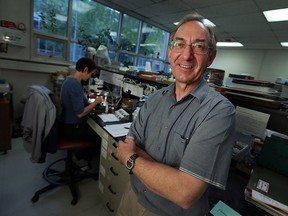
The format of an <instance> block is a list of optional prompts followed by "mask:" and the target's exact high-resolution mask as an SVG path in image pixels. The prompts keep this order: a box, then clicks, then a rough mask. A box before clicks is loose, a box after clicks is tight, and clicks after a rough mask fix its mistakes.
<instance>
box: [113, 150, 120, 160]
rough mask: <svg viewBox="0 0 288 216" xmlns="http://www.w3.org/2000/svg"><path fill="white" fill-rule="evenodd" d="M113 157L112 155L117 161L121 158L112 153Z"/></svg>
mask: <svg viewBox="0 0 288 216" xmlns="http://www.w3.org/2000/svg"><path fill="white" fill-rule="evenodd" d="M111 155H112V157H113V158H114V159H115V160H117V161H118V160H119V158H118V157H117V156H116V154H115V153H114V152H112V154H111Z"/></svg>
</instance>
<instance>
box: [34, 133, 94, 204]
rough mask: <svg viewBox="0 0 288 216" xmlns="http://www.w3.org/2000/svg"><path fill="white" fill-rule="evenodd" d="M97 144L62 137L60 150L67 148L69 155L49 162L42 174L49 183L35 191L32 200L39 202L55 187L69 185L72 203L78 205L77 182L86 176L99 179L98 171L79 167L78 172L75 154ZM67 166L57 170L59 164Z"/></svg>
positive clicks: (59, 144) (59, 145) (59, 143)
mask: <svg viewBox="0 0 288 216" xmlns="http://www.w3.org/2000/svg"><path fill="white" fill-rule="evenodd" d="M94 146H95V144H94V143H93V142H90V141H78V140H68V139H64V138H60V140H59V142H58V149H59V150H66V151H67V156H66V157H65V158H61V159H58V160H56V161H54V162H52V163H51V164H49V165H48V166H47V167H46V168H45V170H44V171H43V173H42V175H43V178H44V179H45V180H46V181H47V182H48V183H49V185H47V186H46V187H44V188H42V189H40V190H38V191H36V192H35V194H34V196H33V197H32V199H31V200H32V202H37V201H38V199H39V197H40V195H41V194H43V193H45V192H47V191H49V190H51V189H54V188H56V187H58V186H61V185H68V186H69V188H70V191H71V194H72V197H73V198H72V201H71V204H72V205H76V204H77V202H78V200H79V195H78V190H77V188H76V183H77V182H79V181H81V180H83V179H85V178H93V179H95V180H97V179H98V173H97V172H96V173H89V172H88V173H86V172H80V171H79V169H78V172H77V165H76V164H75V163H74V161H73V154H74V152H75V151H77V150H80V149H84V148H90V147H94ZM63 162H64V166H65V168H64V169H63V170H61V171H59V170H57V168H55V167H57V166H58V165H59V164H61V163H62V164H63Z"/></svg>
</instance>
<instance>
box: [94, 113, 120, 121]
mask: <svg viewBox="0 0 288 216" xmlns="http://www.w3.org/2000/svg"><path fill="white" fill-rule="evenodd" d="M98 116H99V117H100V118H101V119H102V121H103V122H115V121H120V120H119V119H118V118H117V117H116V116H115V115H114V114H111V113H109V114H99V115H98Z"/></svg>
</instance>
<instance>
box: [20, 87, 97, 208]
mask: <svg viewBox="0 0 288 216" xmlns="http://www.w3.org/2000/svg"><path fill="white" fill-rule="evenodd" d="M21 124H22V127H23V144H24V148H25V149H26V150H27V151H28V152H29V153H31V158H30V159H31V161H32V162H33V163H43V162H45V157H46V153H47V152H49V153H55V152H56V151H57V150H65V151H66V152H67V156H66V157H65V158H62V159H59V160H57V161H54V162H53V163H51V164H50V165H48V166H47V167H46V169H45V170H44V171H43V173H42V175H43V178H44V179H45V180H46V181H47V182H48V183H49V185H48V186H46V187H44V188H42V189H40V190H38V191H36V192H35V194H34V196H33V197H32V199H31V200H32V202H37V201H38V200H39V197H40V195H41V194H43V193H45V192H46V191H49V190H51V189H53V188H56V187H58V186H60V185H68V186H69V188H70V191H71V193H72V197H73V199H72V201H71V204H72V205H76V204H77V202H78V200H79V196H78V191H77V189H76V183H77V182H79V181H81V180H83V179H85V178H91V177H92V178H94V179H98V173H97V172H96V173H90V172H79V169H77V165H76V164H75V163H74V161H73V155H74V152H75V151H77V150H80V149H85V148H90V147H95V144H94V143H93V142H90V141H81V140H68V139H64V138H61V137H60V136H59V122H58V120H57V114H56V106H55V104H54V103H53V95H52V92H51V91H50V90H49V89H48V88H46V87H45V86H39V85H32V86H29V87H28V89H27V91H26V98H25V107H24V113H23V120H22V123H21ZM60 165H62V167H61V170H60V171H59V170H58V169H57V168H59V167H60Z"/></svg>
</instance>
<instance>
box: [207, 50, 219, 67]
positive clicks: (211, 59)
mask: <svg viewBox="0 0 288 216" xmlns="http://www.w3.org/2000/svg"><path fill="white" fill-rule="evenodd" d="M216 53H217V51H216V50H214V51H213V52H212V53H211V54H210V55H209V61H208V64H207V67H209V66H210V65H211V64H212V63H213V61H214V59H215V57H216Z"/></svg>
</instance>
